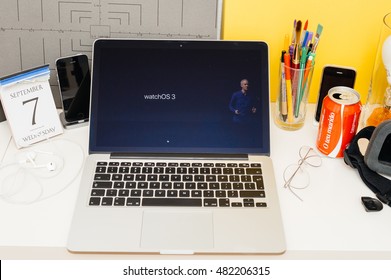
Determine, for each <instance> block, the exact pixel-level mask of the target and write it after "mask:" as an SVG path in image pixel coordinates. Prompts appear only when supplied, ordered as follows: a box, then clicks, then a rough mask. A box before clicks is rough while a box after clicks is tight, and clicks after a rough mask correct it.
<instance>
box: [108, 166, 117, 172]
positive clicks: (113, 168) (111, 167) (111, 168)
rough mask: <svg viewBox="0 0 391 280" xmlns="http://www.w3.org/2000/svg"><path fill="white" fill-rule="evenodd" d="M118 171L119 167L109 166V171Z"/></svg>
mask: <svg viewBox="0 0 391 280" xmlns="http://www.w3.org/2000/svg"><path fill="white" fill-rule="evenodd" d="M117 172H118V167H116V166H109V167H107V173H117Z"/></svg>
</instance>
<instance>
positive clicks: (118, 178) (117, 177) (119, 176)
mask: <svg viewBox="0 0 391 280" xmlns="http://www.w3.org/2000/svg"><path fill="white" fill-rule="evenodd" d="M111 180H113V181H122V174H113V175H112V176H111Z"/></svg>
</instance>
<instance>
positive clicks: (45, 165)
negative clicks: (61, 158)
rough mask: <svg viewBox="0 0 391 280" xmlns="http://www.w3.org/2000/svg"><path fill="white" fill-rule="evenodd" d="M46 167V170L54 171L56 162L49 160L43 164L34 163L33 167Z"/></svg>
mask: <svg viewBox="0 0 391 280" xmlns="http://www.w3.org/2000/svg"><path fill="white" fill-rule="evenodd" d="M45 167H46V168H47V170H49V171H54V170H56V164H55V163H54V162H49V163H47V164H43V165H34V168H45Z"/></svg>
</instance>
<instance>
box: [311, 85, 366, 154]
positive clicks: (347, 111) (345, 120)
mask: <svg viewBox="0 0 391 280" xmlns="http://www.w3.org/2000/svg"><path fill="white" fill-rule="evenodd" d="M360 113H361V102H360V95H359V93H358V92H357V91H355V90H354V89H352V88H349V87H342V86H339V87H333V88H331V89H330V90H329V92H328V94H327V96H326V97H325V98H324V99H323V103H322V111H321V114H320V119H319V130H318V138H317V140H316V146H317V147H318V150H319V151H321V152H322V153H323V154H325V155H327V156H329V157H333V158H336V157H343V152H344V150H345V149H346V148H347V146H348V145H349V143H350V141H352V139H353V137H354V136H355V135H356V132H357V126H358V121H359V118H360Z"/></svg>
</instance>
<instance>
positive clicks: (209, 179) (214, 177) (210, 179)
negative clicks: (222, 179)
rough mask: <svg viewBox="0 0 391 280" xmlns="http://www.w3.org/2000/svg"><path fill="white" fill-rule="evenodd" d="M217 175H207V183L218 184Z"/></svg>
mask: <svg viewBox="0 0 391 280" xmlns="http://www.w3.org/2000/svg"><path fill="white" fill-rule="evenodd" d="M216 178H217V177H216V175H206V181H207V182H216Z"/></svg>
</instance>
